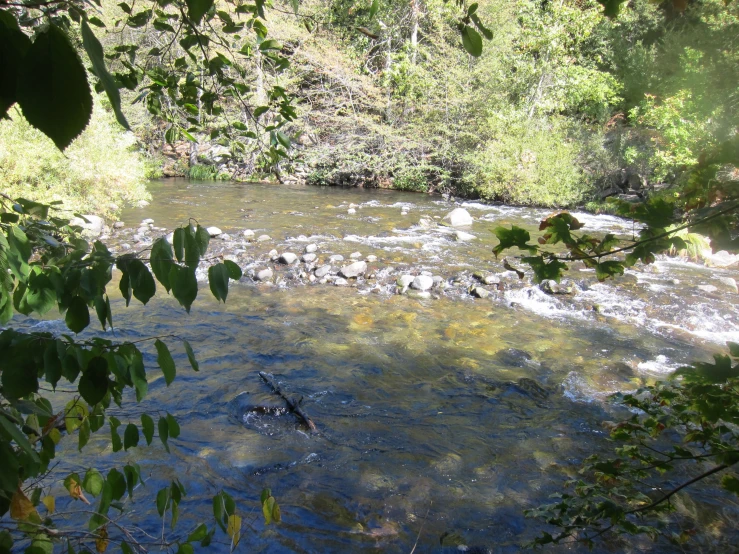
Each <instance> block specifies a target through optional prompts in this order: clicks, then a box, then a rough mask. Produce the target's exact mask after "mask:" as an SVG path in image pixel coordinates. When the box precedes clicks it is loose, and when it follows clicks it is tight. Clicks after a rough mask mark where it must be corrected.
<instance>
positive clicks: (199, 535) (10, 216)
mask: <svg viewBox="0 0 739 554" xmlns="http://www.w3.org/2000/svg"><path fill="white" fill-rule="evenodd" d="M3 207H4V210H3V211H2V214H1V215H0V222H1V223H0V228H1V229H2V233H0V252H1V253H2V256H1V257H0V271H2V275H4V276H5V278H4V279H3V280H2V282H1V283H0V322H2V323H3V324H5V323H8V322H9V321H10V319H11V318H12V316H13V313H14V312H18V313H22V314H31V313H37V314H45V313H48V312H51V311H54V310H59V312H60V314H62V315H64V322H65V324H66V326H67V328H68V329H69V330H70V331H71V332H72V333H75V334H79V333H81V332H83V331H84V330H85V329H87V328H88V327H89V326H90V323H91V316H90V311H91V310H93V314H94V315H95V316H96V317H97V319H98V321H99V322H100V325H101V327H102V328H103V329H104V330H105V329H107V328H109V327H110V328H112V325H113V314H112V311H111V305H110V300H109V297H108V293H107V287H108V286H109V285H110V282H111V279H112V270H113V267H116V268H117V269H118V270H119V271H120V272H121V278H120V284H119V289H120V292H121V294H122V295H123V297H124V298H125V300H126V304H128V303H130V302H131V300H132V299H136V300H137V301H139V302H141V303H142V304H146V303H147V302H149V301H150V300H151V299H152V298H153V297H154V295H155V294H156V288H157V285H156V283H157V282H159V284H160V285H162V286H163V287H164V289H165V290H166V291H167V292H171V293H172V295H173V296H174V298H175V299H176V300H177V301H178V302H179V303H180V304H181V305H182V306H183V307H184V308H185V310H187V311H189V310H190V307H191V305H192V303H193V301H194V300H195V298H196V296H197V294H198V284H197V279H196V277H195V271H196V269H197V267H198V265H199V264H200V262H201V260H203V257H204V256H205V254H206V251H207V248H208V243H209V240H210V236H209V234H208V232H207V231H205V229H203V228H202V227H201V226H200V225H198V224H195V223H193V224H190V225H187V226H185V227H181V228H178V229H176V230H175V232H174V244H173V245H172V246H170V244H169V243H168V242H167V241H166V240H165V239H158V240H157V241H155V242H154V244H153V246H152V247H151V251H150V254H149V259H148V260H145V259H143V258H142V257H141V256H139V255H136V254H126V255H123V256H120V257H115V256H113V255H112V254H111V253H110V252H109V251H108V249H107V248H106V247H105V246H104V245H103V244H102V243H100V242H98V241H96V242H95V243H94V244H92V245H89V244H88V243H87V242H86V241H85V240H83V239H82V238H81V237H80V236H79V234H78V231H79V228H76V227H72V226H70V225H69V223H68V221H66V220H65V219H64V218H61V217H57V216H56V215H55V213H56V209H55V208H54V207H51V206H48V205H45V204H41V203H38V202H33V201H30V200H25V199H18V200H16V201H15V202H14V203H13V204H12V206H11V205H10V204H9V201H3ZM145 261H148V262H149V263H150V265H151V271H150V270H149V268H148V267H147V265H146V264H145V263H144V262H145ZM152 273H153V275H152ZM240 277H241V269H240V268H239V267H238V266H237V265H236V264H234V263H233V262H230V261H225V262H217V263H215V264H214V265H211V267H210V268H209V270H208V278H209V283H210V289H211V291H212V293H213V295H214V296H215V297H216V298H217V299H219V300H223V301H224V302H225V300H226V297H227V295H228V282H229V280H231V279H233V280H237V279H239V278H240ZM161 338H163V337H153V338H151V339H145V340H152V341H153V342H154V348H155V350H156V360H157V365H158V366H159V369H160V370H161V371H162V373H163V375H164V380H165V382H166V384H167V386H169V385H171V384H172V382H173V381H174V379H175V377H176V374H177V371H178V369H177V368H176V366H175V363H174V359H173V357H172V354H171V352H170V349H169V347H168V346H167V345H166V344H165V343H164V342H163V341H162V340H161ZM141 342H142V341H136V342H120V341H113V340H108V339H104V338H99V337H94V338H91V339H87V340H79V339H75V338H72V337H71V336H70V335H68V334H60V335H54V334H51V333H44V332H26V331H18V330H15V329H12V328H8V329H5V330H4V331H3V332H2V333H0V360H1V361H0V457H1V458H2V467H3V470H2V471H1V472H0V516H3V515H5V514H7V513H8V512H9V513H10V517H11V518H12V519H13V520H15V522H16V527H15V528H7V529H6V530H5V531H3V541H4V543H3V544H6V543H7V548H8V549H9V548H10V547H11V545H12V544H13V542H16V541H19V540H23V539H24V538H25V539H26V540H30V541H31V543H32V544H36V543H39V542H45V543H48V544H49V548H52V546H51V545H52V543H55V542H58V541H59V540H61V539H65V538H69V539H71V538H72V537H74V539H75V540H74V544H75V545H76V546H77V548H79V549H84V547H85V546H87V548H92V545H95V547H96V548H97V550H98V552H104V551H105V550H106V548H107V547H108V544H109V543H111V542H114V543H119V544H121V547H122V548H123V550H124V551H127V552H128V551H136V550H138V551H140V550H141V546H140V545H139V544H138V543H137V538H136V533H135V532H134V531H132V530H130V529H127V528H126V527H125V526H124V525H122V524H121V523H120V522H119V519H118V518H115V520H114V519H113V518H112V517H111V515H110V514H109V512H110V510H111V508H113V509H116V510H118V511H123V510H124V504H125V503H126V502H128V501H130V500H131V499H132V498H133V491H134V489H135V488H136V487H137V486H138V484H139V483H141V484H143V483H144V480H143V476H142V474H141V470H140V468H139V467H138V465H136V464H128V465H126V466H123V467H122V468H120V469H117V468H113V469H110V470H109V471H108V473H107V475H103V474H101V473H100V472H99V471H98V470H97V469H95V468H91V469H89V470H88V471H87V472H86V473H85V475H84V476H80V475H79V474H77V473H72V474H70V475H68V476H67V477H66V478H65V479H64V484H65V487H66V488H67V490H68V492H69V495H70V496H71V497H72V498H73V499H76V500H81V501H82V502H85V503H86V504H91V503H92V502H94V501H97V504H96V506H95V507H94V508H91V509H89V510H88V511H82V512H80V515H82V514H83V513H86V514H87V516H88V517H87V519H88V522H87V527H86V529H87V530H86V531H83V532H78V530H77V529H76V528H72V529H64V528H63V527H57V523H56V522H55V518H54V506H55V499H54V497H53V496H49V494H48V492H47V493H46V496H44V497H43V498H42V495H43V494H44V491H45V490H47V489H46V488H45V487H44V482H43V481H44V478H46V477H47V474H48V472H49V471H50V467H51V466H50V464H51V462H52V460H53V459H54V458H55V455H56V447H57V445H58V444H59V442H60V441H61V440H63V439H64V436H65V435H69V436H72V435H75V434H76V435H77V441H78V445H79V449H80V450H82V448H84V447H85V445H86V444H87V443H88V441H89V440H90V437H91V435H92V434H93V433H96V432H98V431H100V430H107V431H108V432H109V433H110V440H111V445H112V449H113V451H114V452H117V451H119V450H128V449H129V448H131V447H134V446H137V445H138V444H139V442H140V437H141V435H143V438H144V439H145V440H146V443H147V445H151V443H152V441H153V438H154V436H155V433H157V434H158V436H159V440H160V441H161V442H162V444H163V446H164V448H165V449H167V451H169V448H170V447H169V444H168V441H169V439H175V438H177V437H178V436H179V434H180V427H179V425H178V423H177V421H176V420H175V419H174V417H172V415H170V414H168V413H167V414H161V415H160V416H159V417H158V420H157V423H156V426H155V419H154V418H153V417H152V416H150V415H148V414H142V415H141V417H140V420H141V421H140V424H137V423H134V422H129V423H128V424H127V425H126V426H125V429H123V436H122V437H121V434H120V432H119V429H121V428H122V427H123V422H122V421H121V420H120V419H119V418H118V417H116V414H119V413H121V412H118V410H120V409H122V408H123V405H124V402H125V401H126V398H127V396H126V394H125V393H126V391H127V390H129V389H130V390H131V391H133V392H134V393H135V396H136V400H137V401H138V402H140V401H141V400H142V399H143V398H144V397H145V396H146V394H147V392H148V383H147V375H146V369H145V364H144V354H143V352H142V351H141V350H140V349H139V344H140V343H141ZM182 344H183V347H184V350H185V352H186V354H187V357H188V359H189V361H190V365H191V367H192V369H193V370H195V371H198V369H199V366H198V364H197V361H196V360H195V356H194V352H193V349H192V347H191V346H190V345H189V344H188V343H187V341H183V342H182ZM62 383H68V384H69V385H71V387H72V389H71V390H70V388H69V386H67V387H60V385H61V384H62ZM44 384H48V385H47V386H50V387H51V388H52V389H53V390H54V391H56V392H55V394H54V395H53V398H54V399H56V398H58V397H59V396H64V395H67V397H68V398H69V401H68V402H66V404H65V405H64V407H63V408H62V409H61V410H58V409H54V408H53V406H52V402H51V401H50V399H51V398H52V396H51V395H49V394H48V392H51V391H49V389H47V388H46V387H45V386H42V385H44ZM106 423H107V424H108V425H107V427H106ZM184 495H185V489H184V487H183V485H182V484H181V483H180V482H179V481H178V480H175V481H173V482H172V483H171V485H170V486H168V487H166V488H164V489H162V490H160V491H159V492H158V494H157V497H156V507H157V510H158V512H159V515H160V516H161V517H162V518H163V521H164V519H166V517H167V513H169V518H170V521H171V525H170V526H171V528H172V529H174V527H175V525H176V523H177V519H178V516H179V505H180V503H181V501H182V497H183V496H184ZM42 504H43V506H44V510H45V514H44V516H43V517H42V515H41V513H43V511H42V512H41V513H40V512H39V509H40V506H41V505H42ZM214 516H215V519H216V524H218V526H220V527H221V529H222V530H223V532H224V533H226V534H227V535H228V536H229V537H230V539H231V543H232V547H235V546H236V545H237V544H238V540H239V539H238V538H239V536H240V528H241V518H240V516H239V515H238V514H237V512H236V508H235V504H234V501H233V499H232V498H231V497H230V496H229V495H227V494H226V493H223V492H222V493H219V494H218V495H217V496H216V498H215V499H214ZM265 517H266V516H265ZM270 517H271V519H270V520H269V521H272V520H275V521H279V507H277V504H276V502H275V501H274V498H273V499H272V503H271V516H270ZM214 533H215V528H211V529H210V530H208V528H207V527H206V526H205V525H204V524H200V525H198V526H197V527H196V528H195V530H194V531H193V532H192V533H191V534H190V535H189V537H188V539H187V540H186V541H184V542H181V543H179V544H180V549H182V548H185V549H186V550H187V549H191V546H189V545H191V544H192V543H195V542H199V543H201V544H202V545H204V546H205V545H206V544H208V543H209V542H210V541H211V539H212V537H213V535H214ZM161 544H162V546H172V545H171V544H170V543H169V542H168V539H167V538H166V537H165V536H164V533H163V534H162V537H161ZM69 549H70V551H72V550H74V548H73V545H72V543H71V542H70V543H69Z"/></svg>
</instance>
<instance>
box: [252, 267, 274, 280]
mask: <svg viewBox="0 0 739 554" xmlns="http://www.w3.org/2000/svg"><path fill="white" fill-rule="evenodd" d="M273 275H274V272H273V271H272V270H271V269H270V268H266V269H260V270H259V271H257V274H256V279H257V281H270V280H271V279H272V276H273Z"/></svg>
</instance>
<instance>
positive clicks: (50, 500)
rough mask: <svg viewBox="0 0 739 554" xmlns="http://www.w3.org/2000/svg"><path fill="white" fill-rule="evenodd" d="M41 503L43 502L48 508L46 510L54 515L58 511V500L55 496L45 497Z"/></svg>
mask: <svg viewBox="0 0 739 554" xmlns="http://www.w3.org/2000/svg"><path fill="white" fill-rule="evenodd" d="M41 502H43V504H44V506H46V510H47V511H48V512H49V513H50V514H53V513H54V512H55V511H56V499H55V498H54V497H53V496H44V497H43V498H42V499H41Z"/></svg>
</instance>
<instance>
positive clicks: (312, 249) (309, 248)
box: [305, 243, 318, 254]
mask: <svg viewBox="0 0 739 554" xmlns="http://www.w3.org/2000/svg"><path fill="white" fill-rule="evenodd" d="M317 250H318V246H316V245H315V244H313V243H311V244H308V245H306V247H305V253H306V254H312V253H313V252H316V251H317Z"/></svg>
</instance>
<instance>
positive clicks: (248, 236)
mask: <svg viewBox="0 0 739 554" xmlns="http://www.w3.org/2000/svg"><path fill="white" fill-rule="evenodd" d="M255 234H256V233H254V231H252V230H251V229H244V238H245V239H246V240H254V235H255Z"/></svg>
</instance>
